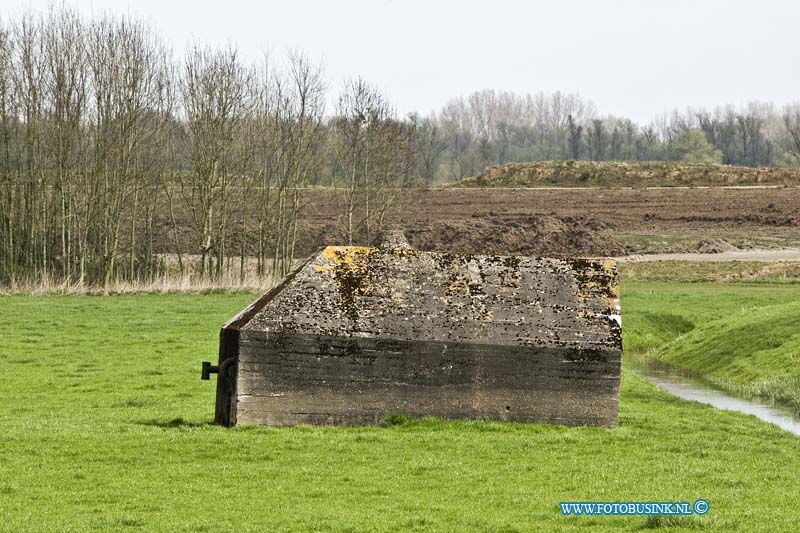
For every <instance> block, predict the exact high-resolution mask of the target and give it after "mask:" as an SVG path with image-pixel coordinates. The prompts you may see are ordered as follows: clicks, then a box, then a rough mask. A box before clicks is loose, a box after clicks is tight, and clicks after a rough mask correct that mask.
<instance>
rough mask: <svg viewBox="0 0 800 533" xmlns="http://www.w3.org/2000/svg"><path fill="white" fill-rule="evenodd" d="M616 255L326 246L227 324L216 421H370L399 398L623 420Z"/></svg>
mask: <svg viewBox="0 0 800 533" xmlns="http://www.w3.org/2000/svg"><path fill="white" fill-rule="evenodd" d="M618 291H619V289H618V275H617V269H616V264H615V263H614V262H613V261H611V260H594V259H548V258H538V257H514V256H484V255H468V254H455V253H444V252H423V251H419V250H414V249H412V248H410V247H409V246H408V243H407V242H405V239H404V238H403V237H402V236H401V235H400V236H398V235H397V234H393V235H391V236H390V238H388V239H385V240H384V243H383V244H382V245H381V246H379V247H357V246H328V247H326V248H324V249H323V250H321V251H319V252H318V253H316V254H315V255H313V256H312V257H311V258H310V259H308V260H307V261H306V262H305V263H304V264H303V265H301V266H300V267H298V268H297V269H296V270H294V271H293V272H292V273H291V274H290V275H289V276H287V277H286V278H285V279H284V280H283V281H282V282H281V283H280V284H279V285H277V286H276V287H274V288H273V289H272V290H270V291H269V292H267V293H266V294H264V295H263V296H262V297H260V298H259V299H258V300H256V301H255V302H253V303H252V304H251V305H250V306H249V307H247V308H246V309H245V310H244V311H242V312H241V313H239V314H238V315H237V316H235V317H234V318H232V319H231V320H230V321H229V322H228V323H226V324H225V325H224V326H223V327H222V331H221V333H220V349H219V362H218V364H217V365H216V366H212V365H211V364H210V363H207V362H204V363H203V378H204V379H208V378H209V374H211V373H218V380H217V397H216V414H215V420H216V422H217V423H219V424H222V425H225V426H233V425H236V424H264V425H294V424H371V423H376V422H377V421H379V420H380V419H381V418H383V417H384V416H386V415H388V414H389V413H391V412H402V413H406V414H410V415H416V416H440V417H447V418H485V419H494V420H509V421H544V422H551V423H558V424H564V425H600V426H615V425H616V424H617V420H618V415H617V413H618V403H619V378H620V363H621V354H622V335H621V333H622V332H621V321H620V314H619V313H620V311H619V309H620V308H619V300H618V294H619V292H618Z"/></svg>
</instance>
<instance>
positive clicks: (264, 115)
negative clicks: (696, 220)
mask: <svg viewBox="0 0 800 533" xmlns="http://www.w3.org/2000/svg"><path fill="white" fill-rule="evenodd" d="M332 94H333V93H332V91H331V89H330V88H329V87H328V85H327V83H326V80H325V77H324V74H323V70H322V66H321V65H317V64H315V63H313V62H311V61H309V59H308V58H307V57H306V56H304V55H303V54H302V53H301V52H293V53H289V54H288V55H287V57H281V58H275V57H264V58H263V59H262V60H258V61H255V62H253V61H246V60H244V59H243V58H242V57H241V56H240V54H239V53H238V51H237V49H236V48H235V47H234V46H229V47H225V48H211V47H208V46H205V45H203V44H202V43H191V44H190V45H189V46H188V47H187V50H186V52H185V53H184V54H183V55H182V56H180V57H178V56H176V55H175V54H173V53H172V51H171V50H170V49H169V47H168V46H167V45H166V43H165V42H164V41H163V39H162V37H161V36H160V35H158V34H157V33H156V32H154V31H153V29H152V28H151V27H150V26H148V25H147V24H144V23H142V22H141V21H138V20H135V19H131V18H129V17H121V16H105V17H99V18H85V17H83V16H81V15H79V14H78V13H77V12H75V11H72V10H70V9H66V8H54V9H51V10H50V11H49V12H47V13H46V14H38V13H33V12H29V13H26V14H23V15H21V16H19V17H17V18H14V19H12V20H6V21H2V23H0V283H2V284H6V285H8V284H11V285H13V284H15V283H19V282H30V281H37V280H56V281H59V282H65V283H70V284H94V285H109V284H111V283H113V282H115V281H118V280H129V281H143V282H147V281H150V280H152V279H154V278H155V277H158V276H163V275H165V273H167V272H168V271H172V270H174V271H175V272H177V273H179V274H180V275H188V274H192V275H196V276H198V277H202V278H205V279H219V278H220V277H222V276H223V275H228V276H231V275H234V274H235V275H238V276H240V277H242V278H243V277H244V276H245V274H246V273H247V272H248V271H249V270H254V271H255V274H257V275H259V276H263V275H267V274H273V275H275V276H282V275H284V274H285V273H286V272H287V271H288V270H289V268H290V267H291V265H292V263H293V261H294V259H295V245H296V242H297V238H298V232H299V231H302V226H301V222H302V213H303V210H304V209H308V208H309V207H311V208H313V206H304V203H303V190H304V188H306V187H308V186H312V185H324V186H335V187H336V191H335V193H334V194H335V197H336V201H337V206H338V217H337V220H336V221H335V223H336V224H337V227H338V228H339V232H340V238H341V239H342V241H343V242H346V243H352V242H354V241H369V240H371V239H372V238H373V237H374V236H375V235H376V234H377V233H378V232H379V231H380V229H381V227H382V226H383V224H384V220H385V216H386V213H387V210H388V209H389V207H390V206H391V205H392V203H393V202H394V200H395V198H396V196H397V195H398V194H399V191H401V190H402V189H403V188H408V187H413V186H416V185H420V184H422V185H430V184H433V183H437V182H445V181H452V180H457V179H461V178H464V177H467V176H473V175H476V174H479V173H480V172H481V171H483V169H484V168H485V167H486V166H489V165H494V164H500V163H506V162H513V161H532V160H543V159H586V160H596V161H605V160H682V161H719V162H723V163H732V164H743V165H753V166H755V165H797V164H798V163H800V107H787V108H785V109H782V110H780V111H778V110H776V109H775V108H774V107H773V106H771V105H768V104H753V105H751V106H748V107H746V108H744V109H735V108H731V107H728V108H721V109H718V110H714V111H687V112H683V113H677V112H676V113H674V114H672V115H670V116H665V117H661V118H659V119H658V120H656V121H654V122H653V123H652V124H649V125H646V126H639V125H637V124H634V123H633V122H632V121H630V120H627V119H624V118H614V117H601V116H600V115H598V113H597V110H596V109H595V107H594V105H593V104H592V103H591V102H588V101H586V100H583V99H581V98H580V97H578V96H576V95H563V94H560V93H556V94H553V95H542V94H538V95H516V94H512V93H496V92H494V91H483V92H479V93H475V94H472V95H470V96H469V97H467V98H459V99H456V100H453V101H451V102H450V103H449V104H447V105H446V106H445V107H444V108H443V109H442V110H441V111H439V112H437V113H433V114H431V115H429V116H420V115H418V114H411V115H409V116H407V117H399V116H398V114H397V112H396V111H395V109H394V108H393V107H392V105H390V103H389V102H388V100H387V98H386V97H385V95H383V94H382V92H381V91H379V90H378V89H376V88H375V87H374V86H373V85H371V84H369V83H368V82H366V81H364V80H362V79H360V78H354V79H353V80H350V81H348V82H347V83H345V84H344V86H343V88H342V89H341V90H339V91H338V94H336V96H335V98H331V97H330V95H332ZM328 101H335V104H334V105H333V108H332V109H326V102H328ZM186 220H188V221H189V222H188V223H187V222H186ZM187 225H188V226H190V227H187ZM165 238H166V239H169V241H170V242H171V245H170V246H169V247H168V248H169V251H170V252H171V253H170V255H169V256H167V255H165V254H164V253H163V252H164V250H163V247H162V249H160V250H159V249H158V246H157V242H159V241H162V242H163V240H164V239H165Z"/></svg>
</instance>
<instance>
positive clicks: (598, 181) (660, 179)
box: [457, 161, 800, 187]
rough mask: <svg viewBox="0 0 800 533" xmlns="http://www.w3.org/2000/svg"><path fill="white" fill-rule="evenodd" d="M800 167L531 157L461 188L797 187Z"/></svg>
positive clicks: (488, 171) (470, 180)
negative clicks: (530, 160) (555, 159)
mask: <svg viewBox="0 0 800 533" xmlns="http://www.w3.org/2000/svg"><path fill="white" fill-rule="evenodd" d="M798 184H800V170H798V169H788V168H750V167H736V166H730V165H715V164H689V163H675V162H622V161H536V162H531V163H509V164H506V165H498V166H494V167H489V168H487V169H486V170H484V171H483V173H482V174H481V175H479V176H476V177H474V178H467V179H464V180H462V181H460V182H459V183H458V184H457V186H460V187H553V186H560V187H657V186H662V187H670V186H690V187H691V186H695V187H699V186H725V185H798Z"/></svg>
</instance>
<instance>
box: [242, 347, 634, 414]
mask: <svg viewBox="0 0 800 533" xmlns="http://www.w3.org/2000/svg"><path fill="white" fill-rule="evenodd" d="M239 358H240V359H239V376H238V392H239V396H238V406H237V420H238V423H242V424H268V425H286V424H289V425H291V424H301V423H304V424H356V423H374V422H377V421H378V420H379V419H380V418H382V417H383V416H386V415H387V414H388V413H390V412H392V411H401V412H404V413H408V414H412V415H418V416H426V415H427V416H441V417H447V418H489V419H497V420H514V421H532V420H541V421H547V422H555V423H560V424H568V425H575V424H580V425H584V424H586V425H604V426H613V425H616V423H617V399H618V386H619V381H618V372H619V362H620V361H619V353H618V352H616V351H614V350H589V351H579V350H564V349H563V348H533V347H527V346H516V347H509V346H498V345H489V344H475V345H470V344H450V343H444V342H439V341H398V340H387V339H372V338H362V339H343V338H341V337H317V336H308V335H297V334H284V333H278V334H271V333H263V332H250V331H248V332H245V333H244V334H243V336H242V339H241V348H240V354H239Z"/></svg>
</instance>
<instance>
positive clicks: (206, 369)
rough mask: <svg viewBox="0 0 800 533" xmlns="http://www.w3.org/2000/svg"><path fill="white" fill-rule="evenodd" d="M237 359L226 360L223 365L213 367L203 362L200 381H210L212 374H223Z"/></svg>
mask: <svg viewBox="0 0 800 533" xmlns="http://www.w3.org/2000/svg"><path fill="white" fill-rule="evenodd" d="M236 362H237V360H236V358H231V359H225V360H224V361H223V362H222V364H221V365H219V366H217V365H212V364H211V363H210V362H209V361H203V369H202V370H201V371H200V379H202V380H204V381H208V380H209V379H211V374H222V373H224V372H225V369H226V368H228V367H229V366H231V365H232V364H234V363H236Z"/></svg>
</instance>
